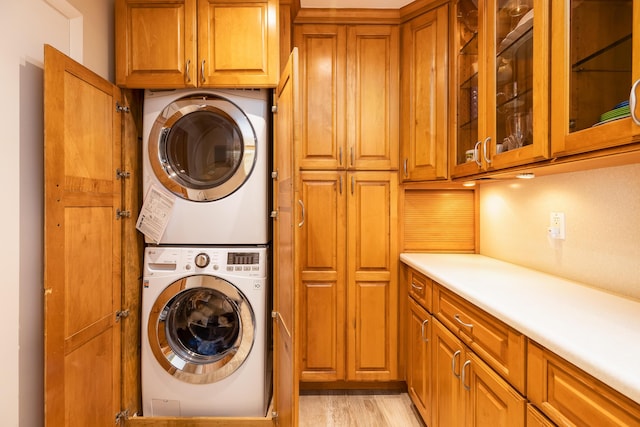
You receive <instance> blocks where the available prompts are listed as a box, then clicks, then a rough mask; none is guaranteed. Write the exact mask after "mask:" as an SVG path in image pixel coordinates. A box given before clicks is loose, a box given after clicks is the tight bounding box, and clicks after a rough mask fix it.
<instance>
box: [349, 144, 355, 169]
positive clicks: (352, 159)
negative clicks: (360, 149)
mask: <svg viewBox="0 0 640 427" xmlns="http://www.w3.org/2000/svg"><path fill="white" fill-rule="evenodd" d="M350 156H351V166H353V163H354V157H353V147H351V154H350Z"/></svg>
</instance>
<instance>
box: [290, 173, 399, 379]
mask: <svg viewBox="0 0 640 427" xmlns="http://www.w3.org/2000/svg"><path fill="white" fill-rule="evenodd" d="M397 187H398V183H397V173H396V172H382V171H380V172H344V171H302V172H301V173H300V182H299V194H300V200H299V203H298V209H299V213H298V216H297V218H298V219H297V223H298V235H299V238H298V239H297V242H298V244H299V247H298V249H297V252H296V253H298V254H299V260H300V261H299V264H298V272H299V273H298V274H299V281H298V283H299V285H298V286H299V295H300V298H299V301H300V338H299V339H300V343H301V344H300V365H301V372H300V379H301V381H307V382H335V381H395V380H398V360H397V359H398V358H397V347H398V270H397V269H398V250H397V243H396V241H397V232H396V227H397V225H396V224H397V214H396V211H397Z"/></svg>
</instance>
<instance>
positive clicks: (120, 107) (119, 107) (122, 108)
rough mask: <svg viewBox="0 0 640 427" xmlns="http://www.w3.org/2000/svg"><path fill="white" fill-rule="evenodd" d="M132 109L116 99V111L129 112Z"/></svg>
mask: <svg viewBox="0 0 640 427" xmlns="http://www.w3.org/2000/svg"><path fill="white" fill-rule="evenodd" d="M130 111H131V110H130V109H129V107H127V106H126V105H120V103H119V102H118V101H116V112H118V113H128V112H130Z"/></svg>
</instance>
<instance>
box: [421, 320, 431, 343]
mask: <svg viewBox="0 0 640 427" xmlns="http://www.w3.org/2000/svg"><path fill="white" fill-rule="evenodd" d="M427 323H429V319H424V321H423V322H422V326H421V327H420V335H421V336H422V341H424V342H429V338H427V337H425V336H424V327H425V326H426V325H427Z"/></svg>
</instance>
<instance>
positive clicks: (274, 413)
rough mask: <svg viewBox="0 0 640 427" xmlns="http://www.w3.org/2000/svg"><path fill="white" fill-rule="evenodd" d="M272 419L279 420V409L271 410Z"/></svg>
mask: <svg viewBox="0 0 640 427" xmlns="http://www.w3.org/2000/svg"><path fill="white" fill-rule="evenodd" d="M271 419H272V420H274V421H277V420H278V411H271Z"/></svg>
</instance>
